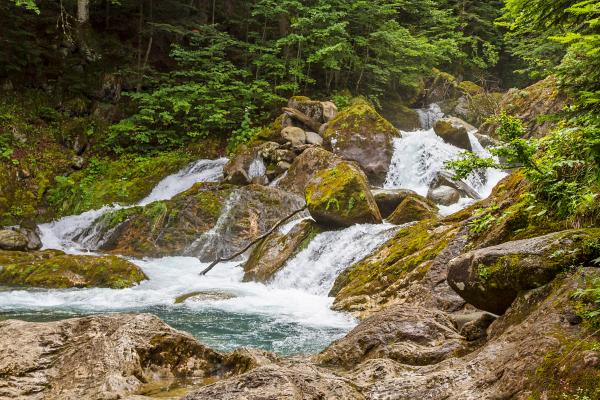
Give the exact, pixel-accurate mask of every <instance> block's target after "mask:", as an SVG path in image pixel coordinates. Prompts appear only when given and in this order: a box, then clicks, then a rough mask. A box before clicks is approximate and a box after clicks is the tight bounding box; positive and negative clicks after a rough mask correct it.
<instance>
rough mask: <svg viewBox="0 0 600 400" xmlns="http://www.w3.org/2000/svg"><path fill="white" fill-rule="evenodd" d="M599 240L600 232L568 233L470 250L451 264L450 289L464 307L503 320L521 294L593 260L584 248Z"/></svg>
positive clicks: (578, 231)
mask: <svg viewBox="0 0 600 400" xmlns="http://www.w3.org/2000/svg"><path fill="white" fill-rule="evenodd" d="M599 238H600V230H599V229H591V230H572V231H564V232H558V233H552V234H549V235H545V236H540V237H536V238H532V239H524V240H516V241H512V242H506V243H502V244H499V245H496V246H491V247H485V248H482V249H478V250H474V251H471V252H468V253H466V254H464V255H461V256H459V257H457V258H455V259H453V260H451V261H450V264H449V268H448V283H449V284H450V286H451V287H452V288H453V289H454V290H455V291H456V292H457V293H458V294H459V295H461V296H462V297H463V298H464V299H465V300H466V301H467V302H469V303H471V304H473V305H474V306H476V307H478V308H480V309H482V310H486V311H490V312H492V313H495V314H502V313H504V312H505V311H506V309H507V308H508V307H510V305H511V304H512V302H513V301H514V299H515V298H516V297H517V294H518V293H519V292H520V291H523V290H530V289H534V288H537V287H540V286H542V285H545V284H546V283H548V282H550V281H551V280H552V279H554V277H555V276H556V275H557V274H558V273H559V272H561V271H563V270H565V269H566V268H568V267H570V266H572V265H577V264H579V263H581V262H585V261H587V259H589V258H590V257H592V255H591V254H589V251H590V250H589V249H587V248H586V246H589V244H586V243H593V242H594V241H598V240H599ZM586 258H587V259H586Z"/></svg>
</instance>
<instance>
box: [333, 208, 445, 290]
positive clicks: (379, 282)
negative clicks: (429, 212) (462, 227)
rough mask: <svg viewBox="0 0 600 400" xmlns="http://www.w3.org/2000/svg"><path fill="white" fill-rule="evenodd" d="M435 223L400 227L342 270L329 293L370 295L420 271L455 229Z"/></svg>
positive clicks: (442, 246) (426, 222)
mask: <svg viewBox="0 0 600 400" xmlns="http://www.w3.org/2000/svg"><path fill="white" fill-rule="evenodd" d="M438 226H439V223H437V222H435V221H431V220H428V221H422V222H419V223H417V224H415V225H412V226H410V227H407V228H403V229H401V230H400V231H399V232H398V233H397V234H396V235H395V236H394V238H393V239H391V240H390V241H388V242H387V243H385V244H384V245H383V246H381V247H380V248H379V249H378V250H376V251H375V252H373V254H372V255H370V256H369V257H367V258H365V259H364V260H362V261H360V262H358V263H356V264H354V265H352V266H351V267H350V268H348V269H347V270H346V271H344V272H342V274H341V275H340V276H339V277H338V279H336V282H335V284H334V287H333V289H332V290H331V293H330V295H335V296H336V301H339V300H342V299H345V298H348V297H352V296H358V295H363V294H367V295H369V294H374V293H378V292H381V291H383V290H385V289H386V288H387V287H389V286H390V285H391V284H393V283H394V282H396V281H397V280H398V279H400V278H401V277H403V276H406V275H407V273H409V272H411V271H414V270H415V269H417V268H421V272H422V273H423V274H424V273H425V272H426V271H427V269H428V268H429V266H430V262H431V261H433V259H434V258H435V257H437V255H438V254H439V253H440V252H441V251H442V250H443V249H444V248H446V246H447V244H448V241H449V240H450V238H451V237H453V235H454V233H455V230H442V231H441V232H440V231H438V230H435V228H436V227H438Z"/></svg>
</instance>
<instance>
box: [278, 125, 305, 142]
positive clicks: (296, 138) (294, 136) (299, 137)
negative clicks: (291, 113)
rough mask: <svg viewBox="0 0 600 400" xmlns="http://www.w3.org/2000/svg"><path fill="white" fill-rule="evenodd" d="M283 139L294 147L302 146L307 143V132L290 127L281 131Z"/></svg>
mask: <svg viewBox="0 0 600 400" xmlns="http://www.w3.org/2000/svg"><path fill="white" fill-rule="evenodd" d="M281 137H282V138H284V139H285V140H287V141H288V142H290V143H291V144H292V146H301V145H303V144H305V143H306V132H304V130H303V129H301V128H297V127H295V126H288V127H287V128H283V129H282V130H281Z"/></svg>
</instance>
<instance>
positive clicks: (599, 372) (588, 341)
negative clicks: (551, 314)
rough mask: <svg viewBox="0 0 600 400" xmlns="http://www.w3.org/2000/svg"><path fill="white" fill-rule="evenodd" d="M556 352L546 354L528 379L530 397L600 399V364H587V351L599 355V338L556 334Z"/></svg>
mask: <svg viewBox="0 0 600 400" xmlns="http://www.w3.org/2000/svg"><path fill="white" fill-rule="evenodd" d="M554 337H555V338H556V339H557V340H558V341H559V342H560V347H559V349H558V350H556V351H552V352H549V353H547V354H546V355H545V357H544V359H543V361H542V362H541V364H540V365H539V366H538V367H537V368H536V370H535V372H534V373H533V374H532V376H531V377H530V378H529V386H530V387H531V391H532V394H531V395H530V396H529V399H531V400H541V399H548V400H592V399H599V398H600V385H599V384H598V383H599V382H600V366H599V365H595V366H594V365H593V364H590V363H586V362H585V360H584V357H585V355H586V354H590V353H596V354H597V356H600V337H599V336H598V335H597V334H596V335H590V336H586V337H583V338H578V337H568V336H566V335H564V334H562V333H555V334H554Z"/></svg>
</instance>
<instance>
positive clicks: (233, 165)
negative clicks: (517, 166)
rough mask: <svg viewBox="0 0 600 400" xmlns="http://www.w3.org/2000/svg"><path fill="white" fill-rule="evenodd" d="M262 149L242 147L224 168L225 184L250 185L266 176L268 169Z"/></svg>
mask: <svg viewBox="0 0 600 400" xmlns="http://www.w3.org/2000/svg"><path fill="white" fill-rule="evenodd" d="M261 149H263V148H262V147H256V146H255V147H248V146H240V148H238V149H237V150H236V153H235V154H234V155H233V156H232V157H231V159H230V160H229V161H228V162H227V163H226V164H225V166H224V167H223V174H224V176H225V182H227V183H231V184H234V185H248V184H250V183H253V182H254V181H255V180H257V179H260V178H263V177H265V176H266V173H267V167H266V164H265V161H264V160H263V158H262V156H261V154H260V150H261Z"/></svg>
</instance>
